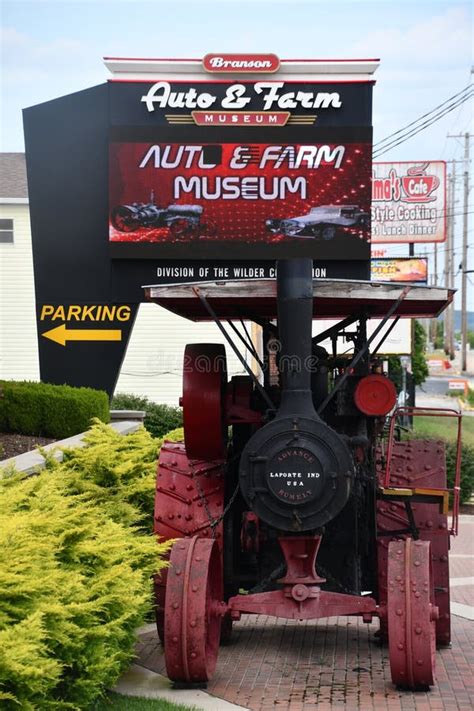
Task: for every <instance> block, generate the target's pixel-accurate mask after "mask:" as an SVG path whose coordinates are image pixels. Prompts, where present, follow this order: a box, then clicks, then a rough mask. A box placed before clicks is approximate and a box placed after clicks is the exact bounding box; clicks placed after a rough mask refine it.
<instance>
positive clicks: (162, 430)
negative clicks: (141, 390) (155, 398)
mask: <svg viewBox="0 0 474 711" xmlns="http://www.w3.org/2000/svg"><path fill="white" fill-rule="evenodd" d="M112 408H113V409H115V410H144V411H145V412H146V417H145V420H144V422H143V424H144V425H145V427H146V429H147V430H148V432H150V433H151V434H152V435H153V436H154V437H163V435H165V434H166V433H167V432H169V431H170V430H173V429H175V428H176V427H181V426H182V424H183V413H182V410H181V408H179V407H171V405H163V404H158V403H156V402H152V401H151V400H149V399H148V398H147V397H140V396H139V395H128V394H126V393H118V394H117V395H115V397H114V398H113V400H112Z"/></svg>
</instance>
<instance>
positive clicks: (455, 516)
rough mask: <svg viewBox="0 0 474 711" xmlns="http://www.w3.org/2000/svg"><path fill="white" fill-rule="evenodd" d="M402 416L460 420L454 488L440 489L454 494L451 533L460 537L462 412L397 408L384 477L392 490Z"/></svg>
mask: <svg viewBox="0 0 474 711" xmlns="http://www.w3.org/2000/svg"><path fill="white" fill-rule="evenodd" d="M400 415H408V416H411V417H420V416H421V417H423V416H427V417H456V418H457V420H458V436H457V444H456V465H455V471H454V486H453V488H452V489H440V491H446V490H447V491H450V492H452V494H453V511H452V520H451V528H450V529H449V533H450V535H452V536H457V535H458V530H459V505H460V492H461V452H462V441H461V433H462V412H459V410H454V409H453V408H443V407H410V406H408V405H407V406H404V407H397V408H396V409H395V410H394V411H393V413H392V415H391V416H390V426H389V431H388V447H387V461H386V465H385V475H384V488H386V489H388V488H390V465H391V463H392V456H393V447H394V441H395V438H394V436H393V434H394V430H395V424H396V420H397V418H398V417H399V416H400Z"/></svg>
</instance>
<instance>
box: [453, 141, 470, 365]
mask: <svg viewBox="0 0 474 711" xmlns="http://www.w3.org/2000/svg"><path fill="white" fill-rule="evenodd" d="M448 138H464V201H463V228H462V262H461V270H462V271H461V372H463V373H465V372H466V370H467V272H468V269H467V266H468V265H467V249H468V244H467V234H468V220H469V215H468V212H469V141H470V138H471V135H470V133H469V132H466V133H464V134H462V133H458V134H448ZM453 165H454V166H455V165H456V163H455V162H454V161H453Z"/></svg>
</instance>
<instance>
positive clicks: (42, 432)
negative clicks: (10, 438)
mask: <svg viewBox="0 0 474 711" xmlns="http://www.w3.org/2000/svg"><path fill="white" fill-rule="evenodd" d="M94 417H96V418H99V419H100V420H102V421H103V422H109V419H110V415H109V401H108V396H107V393H105V392H103V391H102V390H93V389H92V388H73V387H71V386H69V385H52V384H50V383H35V382H28V381H25V382H13V381H1V382H0V427H1V429H2V430H3V431H7V432H8V431H10V432H16V433H18V434H24V435H35V436H42V437H52V438H53V439H63V438H65V437H71V436H72V435H75V434H78V433H79V432H84V431H85V430H87V429H88V427H89V426H90V423H91V420H92V419H93V418H94Z"/></svg>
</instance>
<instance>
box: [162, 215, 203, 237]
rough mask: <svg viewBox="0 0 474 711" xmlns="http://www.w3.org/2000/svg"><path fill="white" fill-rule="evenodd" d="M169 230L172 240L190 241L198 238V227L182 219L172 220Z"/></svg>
mask: <svg viewBox="0 0 474 711" xmlns="http://www.w3.org/2000/svg"><path fill="white" fill-rule="evenodd" d="M169 228H170V232H171V234H172V236H173V239H187V238H191V239H192V238H195V237H198V236H199V230H198V225H196V224H195V223H193V222H190V221H189V220H186V219H184V218H181V219H178V220H174V221H173V222H172V223H171V224H170V226H169Z"/></svg>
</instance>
